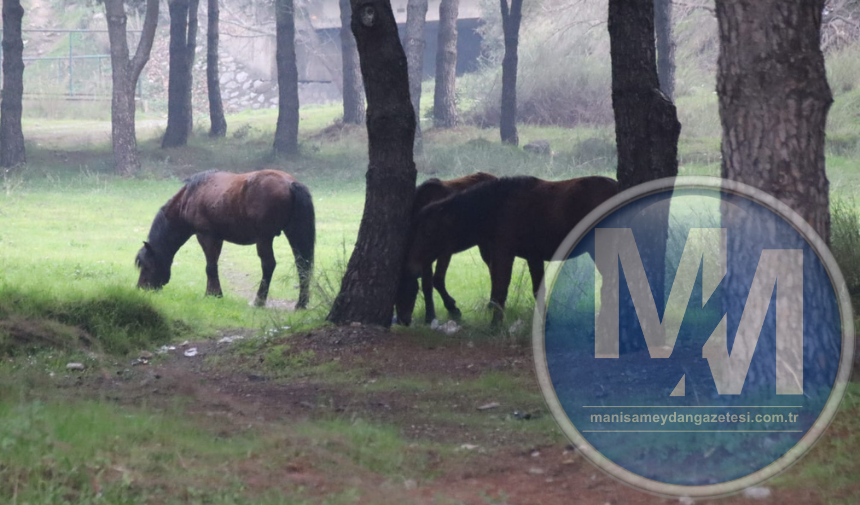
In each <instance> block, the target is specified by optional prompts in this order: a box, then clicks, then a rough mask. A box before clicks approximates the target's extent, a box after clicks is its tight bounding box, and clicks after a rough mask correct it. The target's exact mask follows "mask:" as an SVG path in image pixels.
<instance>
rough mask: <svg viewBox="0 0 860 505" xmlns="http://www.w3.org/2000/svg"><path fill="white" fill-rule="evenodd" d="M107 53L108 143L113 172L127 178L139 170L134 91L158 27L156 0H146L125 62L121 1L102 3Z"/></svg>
mask: <svg viewBox="0 0 860 505" xmlns="http://www.w3.org/2000/svg"><path fill="white" fill-rule="evenodd" d="M105 15H106V17H107V24H108V38H109V39H110V54H111V58H110V61H111V78H112V86H113V88H112V99H111V141H112V143H113V160H114V170H116V172H117V173H118V174H123V175H128V174H132V173H134V172H136V171H138V170H139V169H140V157H139V155H138V152H137V136H136V134H135V124H134V113H135V104H134V88H135V86H136V85H137V80H138V78H139V77H140V73H141V71H143V67H144V66H146V62H147V61H149V53H150V51H151V50H152V42H153V39H154V38H155V28H156V26H157V24H158V0H147V2H146V15H145V17H144V22H143V31H142V33H141V36H140V42H139V43H138V46H137V50H136V51H135V55H134V58H132V59H129V51H128V42H127V40H128V39H127V32H126V22H127V17H126V14H125V5H124V0H105Z"/></svg>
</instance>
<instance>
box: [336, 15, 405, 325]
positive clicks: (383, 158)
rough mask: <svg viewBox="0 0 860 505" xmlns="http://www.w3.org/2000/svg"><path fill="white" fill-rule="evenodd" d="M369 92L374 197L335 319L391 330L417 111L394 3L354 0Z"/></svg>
mask: <svg viewBox="0 0 860 505" xmlns="http://www.w3.org/2000/svg"><path fill="white" fill-rule="evenodd" d="M351 4H352V8H353V9H352V32H353V34H354V35H355V40H356V42H357V45H358V53H359V56H360V59H361V74H362V76H363V78H364V86H365V90H366V92H367V104H368V106H367V136H368V141H369V142H368V146H369V161H370V162H369V164H368V169H367V197H366V199H365V205H364V214H363V216H362V219H361V226H360V227H359V230H358V240H357V241H356V244H355V250H354V251H353V253H352V256H351V257H350V259H349V264H348V265H347V269H346V274H345V275H344V277H343V282H342V284H341V290H340V293H339V294H338V295H337V298H336V299H335V301H334V305H333V306H332V308H331V312H330V313H329V315H328V319H329V320H330V321H332V322H335V323H337V324H346V323H349V322H360V323H365V324H374V325H379V326H384V327H389V326H390V325H391V318H392V315H393V313H394V309H393V307H394V296H395V291H396V289H397V283H398V282H399V280H400V272H401V268H402V262H403V255H404V253H405V248H406V235H407V232H408V229H409V216H410V209H411V208H412V199H413V196H414V193H415V179H416V175H417V174H416V171H415V163H414V161H413V158H412V153H413V151H412V149H413V143H414V141H415V114H414V109H413V108H412V103H411V101H410V100H409V76H408V71H407V64H406V54H405V53H404V51H403V47H402V46H401V45H400V38H399V36H398V33H397V24H396V21H395V19H394V13H393V12H392V10H391V3H390V1H389V0H370V1H368V0H352V2H351Z"/></svg>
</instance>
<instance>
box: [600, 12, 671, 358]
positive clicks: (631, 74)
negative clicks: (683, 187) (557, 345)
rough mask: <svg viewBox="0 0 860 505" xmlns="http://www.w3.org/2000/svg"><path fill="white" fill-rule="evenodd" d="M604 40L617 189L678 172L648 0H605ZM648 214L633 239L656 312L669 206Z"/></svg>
mask: <svg viewBox="0 0 860 505" xmlns="http://www.w3.org/2000/svg"><path fill="white" fill-rule="evenodd" d="M609 41H610V52H611V60H612V107H613V109H614V112H615V138H616V143H617V149H618V168H617V179H618V182H619V185H620V189H621V190H625V189H628V188H631V187H633V186H636V185H638V184H642V183H644V182H648V181H652V180H656V179H662V178H665V177H675V176H677V175H678V137H679V135H680V134H681V124H680V123H679V122H678V114H677V111H676V110H675V105H674V104H673V103H672V102H671V101H670V100H669V99H668V98H667V97H666V95H665V94H663V93H662V92H661V91H660V81H659V78H658V76H657V58H656V54H655V53H656V48H655V35H654V1H653V0H609ZM656 212H660V211H656ZM652 216H653V217H654V218H657V219H655V222H654V226H653V228H652V232H651V233H650V234H648V236H637V237H636V242H637V245H638V247H639V250H640V252H641V255H642V263H643V265H644V266H645V268H646V271H648V272H650V273H652V275H649V281H650V283H651V288H652V294H653V295H654V301H655V303H656V304H657V307H658V311H659V312H660V313H661V314H662V312H663V309H664V307H665V297H664V293H665V262H666V241H667V239H668V232H669V228H668V227H669V206H668V205H666V206H665V209H664V211H663V214H662V215H660V216H656V215H653V214H652ZM658 220H659V222H660V223H662V225H661V226H658V224H657V223H658ZM628 302H630V303H626V310H627V311H628V312H627V313H629V314H634V313H635V311H633V307H632V301H631V300H628ZM621 310H625V309H623V308H622V309H621ZM620 338H621V345H622V347H623V348H625V349H626V350H627V351H628V352H629V351H634V350H637V349H641V348H642V347H643V346H644V340H642V339H641V338H640V337H639V336H637V335H631V334H621V335H620Z"/></svg>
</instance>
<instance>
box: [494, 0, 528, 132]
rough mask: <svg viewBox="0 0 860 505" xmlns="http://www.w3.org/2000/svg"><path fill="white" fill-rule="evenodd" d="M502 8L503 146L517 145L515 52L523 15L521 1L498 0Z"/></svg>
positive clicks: (518, 42)
mask: <svg viewBox="0 0 860 505" xmlns="http://www.w3.org/2000/svg"><path fill="white" fill-rule="evenodd" d="M500 4H501V8H502V30H503V31H504V35H505V57H504V59H503V60H502V103H501V117H500V119H499V133H500V134H501V137H502V142H503V143H505V144H512V145H518V144H519V143H520V137H519V135H518V134H517V65H518V64H519V63H518V60H519V58H518V56H517V51H518V49H519V44H520V22H521V21H522V18H523V15H522V12H523V0H511V6H510V9H508V0H500Z"/></svg>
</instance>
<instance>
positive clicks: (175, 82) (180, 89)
mask: <svg viewBox="0 0 860 505" xmlns="http://www.w3.org/2000/svg"><path fill="white" fill-rule="evenodd" d="M192 3H193V4H194V6H195V7H196V5H197V0H169V1H168V7H169V9H170V69H169V75H168V83H167V129H166V130H165V132H164V138H163V139H162V140H161V147H162V148H168V147H178V146H184V145H185V144H187V143H188V134H189V133H190V129H189V124H191V122H192V118H191V117H189V115H190V113H191V109H190V108H189V106H188V105H189V102H190V100H191V82H190V79H189V77H190V75H191V68H190V65H189V64H190V63H191V58H189V57H188V35H189V33H188V32H189V29H190V23H189V12H190V10H191V4H192Z"/></svg>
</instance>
